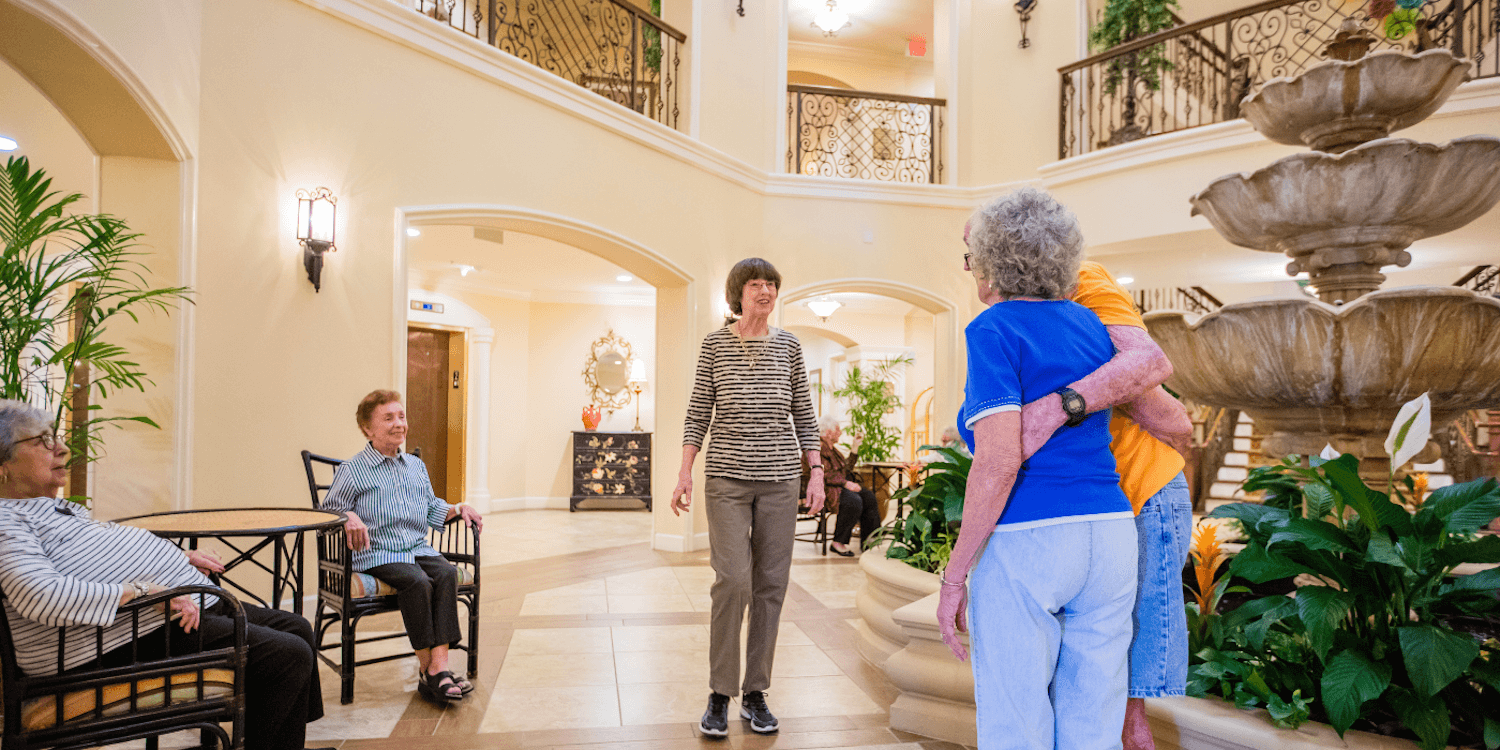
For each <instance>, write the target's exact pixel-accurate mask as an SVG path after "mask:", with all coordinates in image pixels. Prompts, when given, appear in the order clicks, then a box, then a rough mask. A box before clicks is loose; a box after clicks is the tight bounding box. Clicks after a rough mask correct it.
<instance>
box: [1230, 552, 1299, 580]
mask: <svg viewBox="0 0 1500 750" xmlns="http://www.w3.org/2000/svg"><path fill="white" fill-rule="evenodd" d="M1229 570H1230V572H1231V573H1232V574H1233V575H1236V576H1239V577H1241V578H1245V579H1248V580H1249V581H1251V582H1252V583H1265V582H1266V581H1275V580H1280V579H1282V578H1292V577H1294V576H1297V575H1301V574H1302V573H1306V572H1308V571H1307V568H1306V567H1304V566H1302V565H1299V564H1297V563H1295V562H1293V561H1291V560H1288V559H1287V558H1286V557H1285V556H1283V555H1281V554H1278V553H1276V552H1273V551H1270V550H1267V549H1266V548H1265V547H1262V546H1260V545H1258V544H1251V545H1249V546H1247V547H1245V549H1243V550H1241V551H1240V553H1239V554H1237V555H1235V556H1234V559H1233V560H1232V561H1230V563H1229Z"/></svg>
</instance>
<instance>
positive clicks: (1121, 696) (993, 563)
mask: <svg viewBox="0 0 1500 750" xmlns="http://www.w3.org/2000/svg"><path fill="white" fill-rule="evenodd" d="M1135 557H1136V541H1135V523H1134V522H1133V521H1131V520H1130V519H1128V518H1120V519H1112V520H1107V521H1077V522H1072V523H1063V524H1057V525H1054V526H1042V527H1038V528H1032V529H1023V530H1020V531H998V532H995V533H993V534H991V535H990V539H989V544H988V545H987V546H986V548H985V550H984V554H983V556H981V557H980V559H979V564H978V565H977V566H975V568H974V570H973V572H972V573H971V574H970V575H969V632H970V636H969V641H970V655H969V661H970V663H971V665H972V667H973V670H974V704H975V707H976V709H977V713H978V720H979V748H980V750H1022V749H1025V750H1053V749H1054V748H1056V749H1057V750H1117V749H1118V748H1119V747H1120V746H1121V745H1120V730H1121V728H1122V727H1123V726H1124V724H1125V695H1126V688H1127V686H1128V679H1127V672H1128V670H1127V668H1126V656H1127V653H1128V651H1129V650H1130V611H1131V608H1132V607H1133V606H1134V605H1135V575H1134V571H1135V569H1136V559H1135Z"/></svg>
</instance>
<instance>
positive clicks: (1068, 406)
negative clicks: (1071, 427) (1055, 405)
mask: <svg viewBox="0 0 1500 750" xmlns="http://www.w3.org/2000/svg"><path fill="white" fill-rule="evenodd" d="M1062 406H1063V411H1065V412H1067V413H1069V414H1076V413H1078V412H1081V411H1083V397H1082V396H1080V395H1078V394H1076V393H1070V394H1068V395H1066V396H1063V405H1062Z"/></svg>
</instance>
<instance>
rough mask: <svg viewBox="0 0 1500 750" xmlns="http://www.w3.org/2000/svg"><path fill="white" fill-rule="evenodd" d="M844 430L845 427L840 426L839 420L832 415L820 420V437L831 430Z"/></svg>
mask: <svg viewBox="0 0 1500 750" xmlns="http://www.w3.org/2000/svg"><path fill="white" fill-rule="evenodd" d="M842 429H843V426H842V425H840V424H839V420H838V418H836V417H834V416H833V415H832V414H827V415H824V417H823V418H822V419H820V420H818V434H819V435H822V434H823V433H825V432H828V431H829V430H842Z"/></svg>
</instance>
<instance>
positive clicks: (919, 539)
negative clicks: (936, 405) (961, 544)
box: [869, 445, 973, 573]
mask: <svg viewBox="0 0 1500 750" xmlns="http://www.w3.org/2000/svg"><path fill="white" fill-rule="evenodd" d="M922 450H924V451H935V452H937V453H939V454H941V455H942V456H943V460H940V461H933V462H931V463H929V464H927V465H926V466H924V467H922V468H920V469H918V470H916V472H917V476H916V477H913V481H912V482H911V486H909V487H903V488H901V489H899V490H897V491H896V493H895V494H893V495H891V499H893V500H895V501H896V502H898V503H900V505H901V508H902V512H898V513H897V514H896V518H895V519H894V520H892V521H891V522H890V523H888V524H886V525H885V526H882V527H880V529H879V530H877V531H876V532H875V534H874V535H872V536H871V537H870V541H869V546H870V547H875V546H876V545H878V544H881V543H883V542H887V541H889V543H890V544H889V546H888V547H886V550H885V556H886V557H889V558H892V559H895V560H900V561H902V562H904V563H906V564H907V565H910V566H912V567H914V568H917V569H918V570H923V571H926V572H928V573H937V572H939V571H941V570H942V569H943V566H945V565H947V564H948V555H949V554H950V553H951V552H953V543H954V542H956V541H958V526H959V522H960V521H961V520H962V519H963V515H964V491H965V489H967V487H968V484H969V468H970V466H971V465H972V464H973V459H971V458H969V457H968V456H965V455H964V454H962V453H959V452H958V451H956V450H954V449H952V448H942V447H939V446H935V445H924V446H922Z"/></svg>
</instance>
